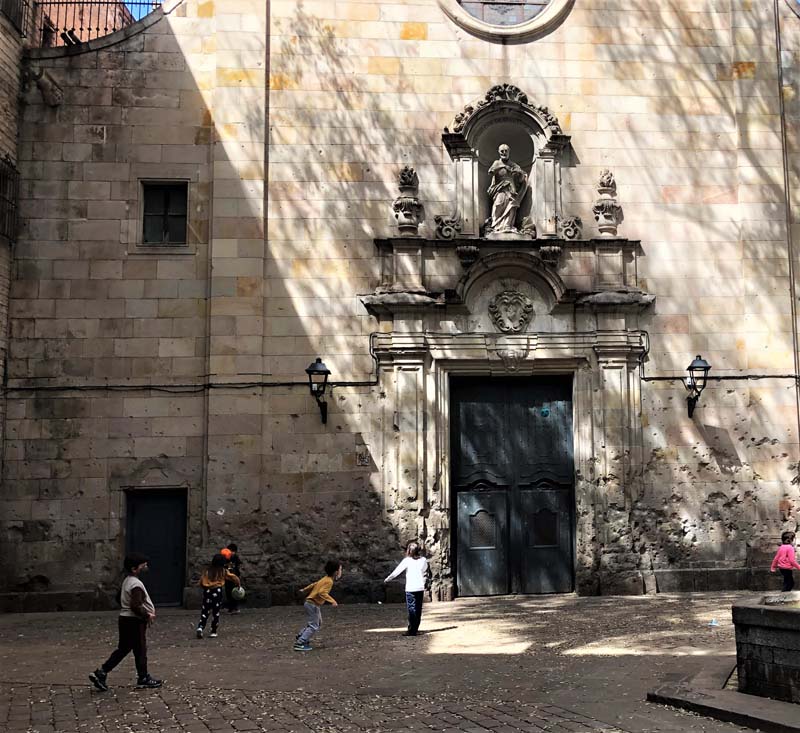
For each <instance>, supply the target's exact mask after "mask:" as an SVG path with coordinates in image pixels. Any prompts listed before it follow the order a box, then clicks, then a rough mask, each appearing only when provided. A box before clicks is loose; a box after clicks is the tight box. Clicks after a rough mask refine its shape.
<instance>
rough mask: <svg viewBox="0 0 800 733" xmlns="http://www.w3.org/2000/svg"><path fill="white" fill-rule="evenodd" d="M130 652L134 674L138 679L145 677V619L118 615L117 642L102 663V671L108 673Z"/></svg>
mask: <svg viewBox="0 0 800 733" xmlns="http://www.w3.org/2000/svg"><path fill="white" fill-rule="evenodd" d="M130 652H133V659H134V661H135V662H136V674H138V675H139V679H142V678H143V677H147V621H145V620H144V619H140V618H133V617H131V616H120V617H119V643H118V644H117V648H116V649H115V650H114V651H113V652H111V656H110V657H109V658H108V659H107V660H106V662H105V663H104V664H103V666H102V670H103V672H105V673H106V674H108V673H109V672H110V671H111V670H112V669H114V667H116V666H117V665H118V664H119V663H120V662H121V661H122V660H123V659H125V657H127V656H128V654H129V653H130Z"/></svg>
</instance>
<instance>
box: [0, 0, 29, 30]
mask: <svg viewBox="0 0 800 733" xmlns="http://www.w3.org/2000/svg"><path fill="white" fill-rule="evenodd" d="M29 6H30V0H0V13H2V14H3V15H4V16H5V17H6V18H8V20H9V21H10V22H11V25H13V26H14V27H15V28H16V29H17V30H18V31H19V33H20V35H22V36H24V35H25V30H26V26H27V20H28V11H29Z"/></svg>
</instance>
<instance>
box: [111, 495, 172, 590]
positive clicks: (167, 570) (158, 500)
mask: <svg viewBox="0 0 800 733" xmlns="http://www.w3.org/2000/svg"><path fill="white" fill-rule="evenodd" d="M127 504H128V506H127V527H126V537H125V550H126V552H138V553H141V554H143V555H146V556H147V557H148V558H150V562H149V563H148V566H149V568H150V570H149V572H148V573H147V575H146V576H143V577H142V580H143V581H144V584H145V586H147V591H148V593H149V594H150V597H151V598H152V599H153V602H154V603H156V604H159V605H180V603H182V601H183V586H184V584H185V578H186V491H184V490H181V489H175V490H172V489H144V490H141V491H128V492H127Z"/></svg>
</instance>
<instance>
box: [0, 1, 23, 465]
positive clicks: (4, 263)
mask: <svg viewBox="0 0 800 733" xmlns="http://www.w3.org/2000/svg"><path fill="white" fill-rule="evenodd" d="M21 59H22V39H21V38H20V33H19V30H18V29H17V28H15V27H14V26H13V25H12V24H11V23H10V22H9V20H8V18H6V17H5V15H3V14H2V13H0V159H3V160H4V162H5V164H6V166H9V167H10V170H11V171H14V170H16V163H17V122H18V120H17V99H18V97H19V90H20V83H21V68H22V67H21ZM6 195H8V194H6ZM12 246H13V243H12V239H10V238H9V237H8V236H3V235H2V234H0V373H5V370H6V362H7V358H8V299H9V284H10V282H11V256H12ZM5 410H6V404H5V399H0V461H2V443H3V442H5V441H4V434H5V415H6V411H5Z"/></svg>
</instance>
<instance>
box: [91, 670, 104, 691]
mask: <svg viewBox="0 0 800 733" xmlns="http://www.w3.org/2000/svg"><path fill="white" fill-rule="evenodd" d="M107 677H108V675H107V674H106V673H105V672H103V670H102V669H96V670H95V671H94V672H92V673H91V674H90V675H89V679H90V680H91V681H92V684H93V685H94V686H95V687H96V688H97V689H98V690H100V692H108V685H107V684H106V678H107Z"/></svg>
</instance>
